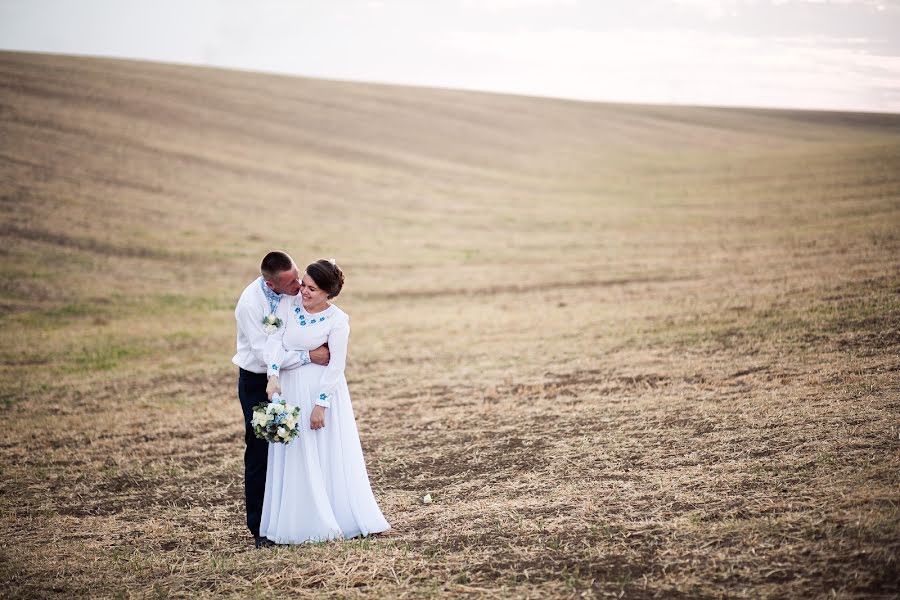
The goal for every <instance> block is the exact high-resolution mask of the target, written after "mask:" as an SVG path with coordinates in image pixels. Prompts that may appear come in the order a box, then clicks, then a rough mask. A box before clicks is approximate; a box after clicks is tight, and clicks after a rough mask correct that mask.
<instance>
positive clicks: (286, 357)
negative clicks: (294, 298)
mask: <svg viewBox="0 0 900 600" xmlns="http://www.w3.org/2000/svg"><path fill="white" fill-rule="evenodd" d="M289 304H290V303H289V302H287V301H286V300H284V299H282V302H280V303H279V304H278V310H277V312H276V314H277V316H278V318H279V319H281V327H279V328H278V331H276V332H275V333H273V334H272V335H270V336H268V339H267V340H266V342H265V347H264V349H263V353H262V354H263V360H264V361H265V363H266V375H267V376H269V377H278V374H279V373H280V372H281V371H285V370H287V369H295V368H297V367H302V366H303V365H308V364H309V363H310V362H312V361H311V360H310V358H309V351H307V350H287V349H286V348H285V347H284V332H285V331H287V328H288V324H289V322H290V321H289V320H290V310H288V308H289V306H288V305H289Z"/></svg>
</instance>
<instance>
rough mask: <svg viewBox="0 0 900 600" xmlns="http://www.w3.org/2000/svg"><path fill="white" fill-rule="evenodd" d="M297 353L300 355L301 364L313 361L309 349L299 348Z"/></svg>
mask: <svg viewBox="0 0 900 600" xmlns="http://www.w3.org/2000/svg"><path fill="white" fill-rule="evenodd" d="M297 354H299V355H300V366H304V365H308V364H309V363H311V362H312V359H311V358H310V357H309V350H297Z"/></svg>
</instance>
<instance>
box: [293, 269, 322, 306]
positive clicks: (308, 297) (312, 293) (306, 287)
mask: <svg viewBox="0 0 900 600" xmlns="http://www.w3.org/2000/svg"><path fill="white" fill-rule="evenodd" d="M300 297H301V298H303V307H304V308H306V309H310V308H316V307H318V306H320V305H321V304H323V303H325V302H327V301H328V292H325V291H323V290H320V289H319V286H317V285H316V282H315V281H313V278H312V277H310V276H309V275H308V274H306V273H304V274H303V279H302V280H301V281H300Z"/></svg>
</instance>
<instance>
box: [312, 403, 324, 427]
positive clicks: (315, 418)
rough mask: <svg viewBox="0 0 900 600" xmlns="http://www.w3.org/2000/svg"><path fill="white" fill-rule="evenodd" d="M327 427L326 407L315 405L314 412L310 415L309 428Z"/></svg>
mask: <svg viewBox="0 0 900 600" xmlns="http://www.w3.org/2000/svg"><path fill="white" fill-rule="evenodd" d="M323 427H325V408H324V407H322V406H318V405H316V406H314V407H313V410H312V414H311V415H309V428H310V429H322V428H323Z"/></svg>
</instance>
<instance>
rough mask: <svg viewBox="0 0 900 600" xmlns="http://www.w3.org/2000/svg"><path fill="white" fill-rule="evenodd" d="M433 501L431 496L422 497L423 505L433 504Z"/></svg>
mask: <svg viewBox="0 0 900 600" xmlns="http://www.w3.org/2000/svg"><path fill="white" fill-rule="evenodd" d="M432 502H433V500H432V499H431V494H425V495H424V496H422V504H431V503H432Z"/></svg>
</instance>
